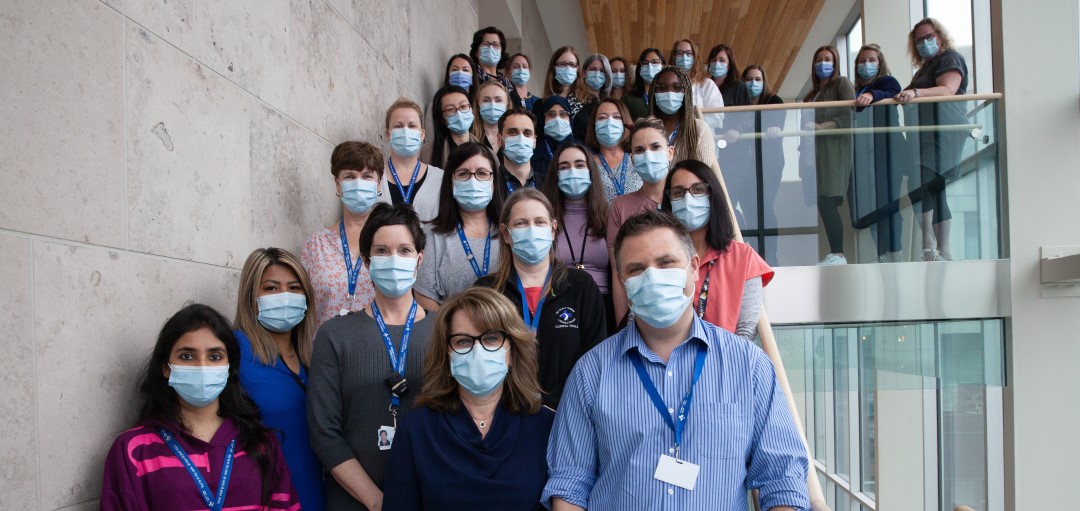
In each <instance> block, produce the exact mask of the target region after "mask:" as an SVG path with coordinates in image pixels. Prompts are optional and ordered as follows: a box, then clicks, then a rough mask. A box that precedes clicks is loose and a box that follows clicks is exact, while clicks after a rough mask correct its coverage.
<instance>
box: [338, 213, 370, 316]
mask: <svg viewBox="0 0 1080 511" xmlns="http://www.w3.org/2000/svg"><path fill="white" fill-rule="evenodd" d="M338 236H340V237H341V253H342V254H344V255H345V275H347V276H348V277H349V308H350V309H351V308H352V300H353V295H355V294H356V279H358V278H360V268H361V267H362V266H364V262H363V261H361V260H360V258H359V257H358V258H356V266H355V267H354V266H353V259H352V254H350V253H349V238H346V237H345V219H342V220H341V223H340V224H338Z"/></svg>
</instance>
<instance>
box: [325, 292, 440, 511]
mask: <svg viewBox="0 0 1080 511" xmlns="http://www.w3.org/2000/svg"><path fill="white" fill-rule="evenodd" d="M434 324H435V317H434V315H428V316H424V319H422V320H419V321H417V322H416V323H415V324H414V325H413V329H412V334H411V336H410V337H409V349H408V353H407V354H406V362H405V378H406V379H407V380H408V382H409V392H408V393H406V394H405V395H404V396H402V400H401V408H400V409H399V410H398V420H399V421H400V420H401V419H402V418H403V417H404V416H405V415H407V414H408V413H409V411H410V410H411V409H412V406H413V399H414V398H415V397H416V395H417V394H419V393H420V384H421V381H420V373H421V369H422V360H423V356H424V354H425V353H426V352H427V348H428V345H429V344H430V341H431V335H432V331H433V329H434ZM387 327H388V330H389V332H390V338H391V339H392V340H393V343H394V350H395V352H399V351H400V349H401V334H402V331H403V330H404V326H403V325H396V326H395V325H387ZM314 345H315V346H314V350H313V353H312V356H311V369H310V371H309V373H308V383H307V388H308V427H309V429H310V434H311V448H312V449H313V450H314V451H315V455H316V456H318V457H319V460H320V461H322V464H323V466H324V467H326V470H328V471H329V470H330V469H332V468H334V467H336V466H338V465H340V464H341V463H343V462H345V461H348V460H349V459H351V458H356V460H357V461H359V462H360V466H362V467H364V470H365V471H367V474H368V476H370V477H371V480H372V481H374V482H375V484H376V485H377V486H378V487H379V488H382V486H383V474H384V472H385V468H386V460H387V459H389V457H390V451H389V450H386V451H380V450H379V446H378V442H379V433H378V431H379V427H381V426H393V425H394V422H393V417H392V416H391V415H390V412H389V410H388V406H389V405H390V390H389V389H388V388H387V386H386V383H385V380H386V376H387V375H388V374H390V371H391V370H392V367H391V365H390V357H389V356H388V355H387V353H386V344H385V343H384V342H383V338H382V334H380V333H379V327H378V325H377V324H376V323H375V320H374V319H372V318H371V317H368V315H367V312H357V313H353V314H349V315H348V316H344V317H335V318H333V319H330V320H329V321H327V322H326V323H323V325H322V327H320V328H319V333H318V334H317V335H316V336H315V342H314ZM326 508H327V509H334V510H349V509H356V510H361V511H362V510H364V509H366V508H365V507H364V505H363V504H361V503H360V502H358V501H356V499H353V498H352V496H351V495H349V494H348V492H346V491H345V489H344V488H342V487H341V486H340V485H338V484H337V481H335V480H334V478H333V477H330V476H327V486H326Z"/></svg>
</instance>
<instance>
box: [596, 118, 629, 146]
mask: <svg viewBox="0 0 1080 511" xmlns="http://www.w3.org/2000/svg"><path fill="white" fill-rule="evenodd" d="M624 131H626V125H624V124H623V122H622V120H621V119H616V118H614V117H608V118H607V119H602V120H599V121H596V141H597V142H600V145H601V146H602V147H612V146H614V145H615V144H618V143H619V139H621V138H622V136H623V132H624Z"/></svg>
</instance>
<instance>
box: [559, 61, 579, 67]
mask: <svg viewBox="0 0 1080 511" xmlns="http://www.w3.org/2000/svg"><path fill="white" fill-rule="evenodd" d="M555 67H577V62H567V61H565V60H563V61H559V62H556V63H555Z"/></svg>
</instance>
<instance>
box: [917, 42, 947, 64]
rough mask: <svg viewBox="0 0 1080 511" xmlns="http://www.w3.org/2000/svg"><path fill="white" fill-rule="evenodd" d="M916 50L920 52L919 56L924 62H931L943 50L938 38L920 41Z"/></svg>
mask: <svg viewBox="0 0 1080 511" xmlns="http://www.w3.org/2000/svg"><path fill="white" fill-rule="evenodd" d="M915 49H916V50H918V51H919V56H920V57H922V58H923V59H924V60H930V59H932V58H934V55H937V53H938V51H940V50H941V46H939V45H938V42H937V38H936V37H932V38H930V39H923V40H922V41H920V42H919V44H917V45H915Z"/></svg>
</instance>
